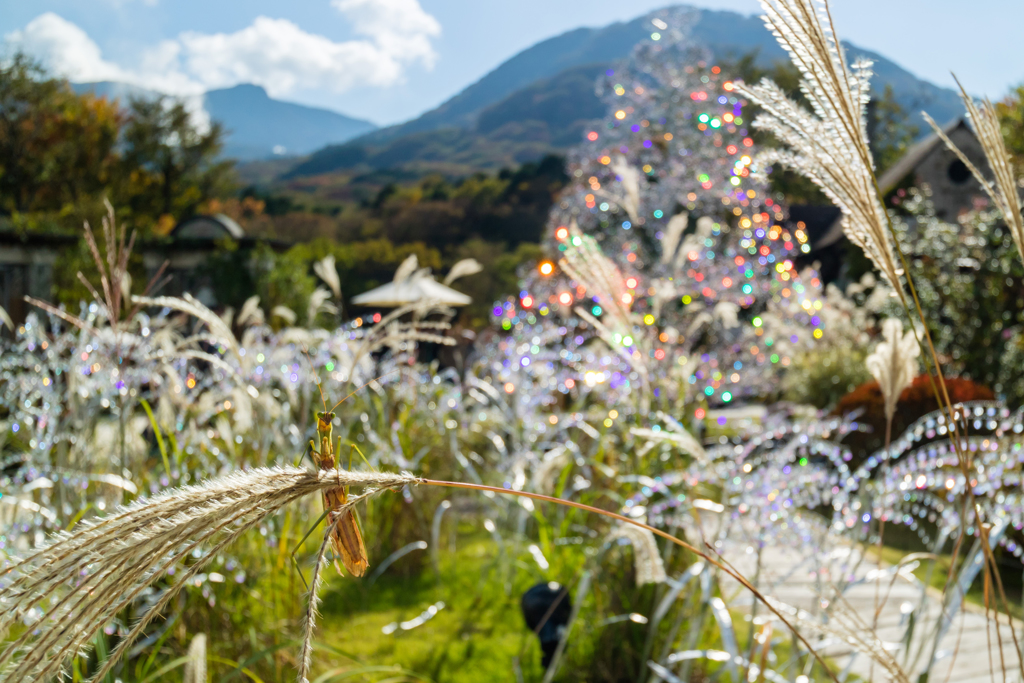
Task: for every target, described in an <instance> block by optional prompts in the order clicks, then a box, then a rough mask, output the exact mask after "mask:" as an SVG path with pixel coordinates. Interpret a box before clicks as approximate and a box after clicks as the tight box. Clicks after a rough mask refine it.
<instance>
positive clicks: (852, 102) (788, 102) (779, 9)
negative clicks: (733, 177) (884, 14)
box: [737, 0, 903, 294]
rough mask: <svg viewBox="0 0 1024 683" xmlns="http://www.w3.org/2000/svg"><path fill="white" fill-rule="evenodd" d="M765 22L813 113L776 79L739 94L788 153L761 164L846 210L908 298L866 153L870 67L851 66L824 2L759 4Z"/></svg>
mask: <svg viewBox="0 0 1024 683" xmlns="http://www.w3.org/2000/svg"><path fill="white" fill-rule="evenodd" d="M761 7H762V8H763V9H764V11H765V15H764V20H765V24H766V26H767V27H768V29H769V30H770V31H771V32H772V33H773V34H774V35H775V37H776V39H777V40H778V41H779V45H781V46H782V48H783V49H785V50H786V52H788V53H789V55H790V58H791V59H792V61H793V64H794V65H795V66H796V67H797V68H798V69H799V70H800V73H801V74H802V76H803V79H802V80H801V82H800V88H801V90H802V91H803V93H804V95H805V96H806V98H807V100H808V102H810V104H811V108H812V110H813V113H812V112H808V111H807V110H805V109H804V108H803V107H801V106H800V105H799V104H797V103H796V102H794V101H793V100H792V99H790V98H789V97H787V96H786V94H785V93H784V92H783V91H782V90H781V89H780V88H779V87H778V86H777V85H776V84H775V83H773V82H771V81H770V80H767V79H765V80H763V81H762V82H761V83H760V84H758V85H747V84H743V83H740V84H737V89H738V90H739V92H740V93H742V94H743V95H744V96H746V97H748V98H750V99H751V100H752V101H753V102H755V103H757V104H758V105H760V106H761V108H762V109H763V110H764V111H763V113H762V114H760V115H759V116H758V117H757V120H756V121H755V122H754V125H755V126H756V127H758V128H764V129H766V130H768V131H770V132H771V133H773V134H774V135H775V136H776V137H777V138H778V139H779V140H780V141H782V142H783V143H784V144H785V145H786V146H787V147H788V148H789V149H787V150H768V151H766V152H762V153H761V154H760V155H759V163H760V164H761V165H762V166H766V165H770V164H781V165H783V166H788V167H790V168H792V169H794V170H795V171H797V172H798V173H800V174H801V175H804V176H806V177H807V178H809V179H810V180H811V181H813V182H814V183H815V184H817V185H818V186H819V187H820V188H821V189H822V191H824V192H825V194H826V195H828V197H829V198H830V199H831V200H832V201H833V202H835V204H836V205H837V206H838V207H839V208H840V209H841V210H842V212H843V229H844V231H845V232H846V235H847V237H849V238H850V241H852V242H853V243H854V244H856V245H857V246H859V247H861V248H862V249H863V250H864V253H865V254H867V256H868V258H870V259H871V260H872V261H873V262H874V263H875V265H876V266H878V268H879V270H881V271H882V274H883V275H884V276H885V277H886V279H887V280H889V283H890V284H891V285H892V287H893V289H895V290H896V291H897V292H900V293H901V294H902V291H903V288H902V287H901V285H900V275H901V272H900V269H899V268H898V267H897V265H896V259H895V258H894V256H893V248H892V242H891V240H890V234H889V226H888V217H887V215H886V212H885V207H884V206H883V205H882V202H881V200H880V198H879V196H878V186H877V183H876V181H875V175H874V162H873V160H872V157H871V152H870V150H869V148H868V136H867V119H866V108H867V104H868V101H869V100H870V79H871V63H870V62H867V61H861V62H858V63H857V64H855V65H853V66H852V67H847V65H846V56H845V54H844V51H843V48H842V45H841V44H840V43H839V40H838V38H837V37H836V33H835V29H834V27H833V25H832V19H831V16H830V15H829V14H828V7H827V5H826V4H824V3H822V2H819V1H816V0H761Z"/></svg>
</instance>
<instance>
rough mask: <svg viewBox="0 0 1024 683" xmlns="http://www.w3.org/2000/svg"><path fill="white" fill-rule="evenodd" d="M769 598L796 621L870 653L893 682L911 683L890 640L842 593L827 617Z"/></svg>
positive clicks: (835, 598)
mask: <svg viewBox="0 0 1024 683" xmlns="http://www.w3.org/2000/svg"><path fill="white" fill-rule="evenodd" d="M767 600H768V603H769V604H770V605H771V606H772V607H774V608H775V609H776V610H778V611H779V612H780V613H782V614H784V615H786V616H787V617H789V618H790V620H791V623H793V624H794V625H800V626H803V627H806V628H807V629H808V630H811V631H817V632H818V633H821V634H823V635H827V636H832V637H834V638H837V639H839V640H841V641H843V642H845V643H847V644H848V645H850V646H851V648H852V649H853V651H854V652H857V653H860V654H863V655H866V656H868V657H870V658H871V659H872V660H874V661H875V663H877V664H879V665H880V666H881V667H882V668H883V669H885V671H886V672H887V673H888V674H889V680H890V681H893V683H910V677H909V676H908V675H907V672H906V671H904V670H903V667H902V666H900V664H899V662H898V661H897V660H896V658H895V657H894V656H893V654H892V653H891V652H890V651H889V650H888V649H887V648H886V643H884V642H882V640H881V639H880V638H879V637H878V634H877V632H876V630H875V629H873V628H871V625H870V624H868V623H867V622H865V621H864V620H863V619H862V618H861V617H860V615H859V614H857V611H856V610H855V609H853V608H852V607H850V605H849V604H848V603H847V602H846V600H845V599H844V598H843V597H842V594H841V593H836V594H835V595H834V597H833V599H832V601H831V603H830V606H829V611H828V618H827V619H822V617H821V615H814V614H810V613H809V612H806V611H804V610H802V609H797V608H796V607H792V606H790V605H787V604H786V603H784V602H782V601H780V600H776V599H775V598H771V597H769V598H767Z"/></svg>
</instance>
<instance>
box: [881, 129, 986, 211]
mask: <svg viewBox="0 0 1024 683" xmlns="http://www.w3.org/2000/svg"><path fill="white" fill-rule="evenodd" d="M960 126H964V127H965V128H968V129H969V128H970V127H969V126H968V125H967V121H966V120H965V119H964V118H963V117H960V118H957V119H953V120H952V121H950V122H949V123H947V124H946V125H945V126H943V127H942V132H943V133H945V134H946V136H947V137H948V136H950V135H952V133H953V131H955V130H956V129H957V128H959V127H960ZM943 144H945V143H943V142H942V139H941V138H940V137H939V136H938V134H937V133H935V132H932V134H931V135H929V136H928V137H926V138H924V139H923V140H921V141H920V142H918V143H917V144H915V145H913V146H911V148H910V149H908V150H907V153H906V154H904V155H903V156H902V157H901V158H900V160H899V161H897V162H896V163H895V164H893V165H892V167H891V168H889V170H888V171H886V172H885V173H883V174H882V176H881V177H880V178H879V179H878V189H879V190H881V192H882V194H883V195H885V194H888V193H889V191H890V190H891V189H893V188H894V187H896V186H897V185H899V183H900V181H901V180H903V179H904V178H906V177H907V176H908V175H909V174H910V173H911V171H913V170H914V169H915V168H917V166H918V164H920V163H921V162H922V161H924V159H925V157H927V156H928V155H929V154H931V152H932V150H934V149H935V147H936V146H938V145H943Z"/></svg>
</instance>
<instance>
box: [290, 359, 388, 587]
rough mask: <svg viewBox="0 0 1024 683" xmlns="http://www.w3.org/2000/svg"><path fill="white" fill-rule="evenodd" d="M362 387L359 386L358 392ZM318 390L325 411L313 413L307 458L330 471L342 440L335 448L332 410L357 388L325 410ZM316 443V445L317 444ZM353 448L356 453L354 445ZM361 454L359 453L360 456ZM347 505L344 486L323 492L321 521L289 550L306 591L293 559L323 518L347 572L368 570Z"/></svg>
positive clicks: (323, 399) (362, 545) (339, 438)
mask: <svg viewBox="0 0 1024 683" xmlns="http://www.w3.org/2000/svg"><path fill="white" fill-rule="evenodd" d="M307 355H308V354H307ZM310 365H312V362H310ZM378 379H381V378H380V377H378V378H377V379H374V380H370V382H367V384H365V385H363V387H365V386H368V385H369V384H371V383H372V382H376V381H377V380H378ZM363 387H360V389H362V388H363ZM317 388H318V389H320V399H321V401H322V402H323V406H324V410H323V412H318V413H317V414H316V434H317V439H316V440H313V439H311V440H310V442H309V446H310V456H311V457H312V459H313V464H314V465H316V467H317V468H318V469H321V470H330V469H335V468H336V467H337V466H338V462H337V456H338V454H339V452H340V451H341V437H340V436H339V437H338V441H337V448H335V446H334V443H333V428H332V423H333V422H334V418H335V415H334V409H335V408H337V407H338V406H339V405H341V404H342V403H344V402H345V401H347V400H348V399H349V398H351V397H352V396H353V395H354V394H355V393H356V391H359V389H356V391H353V392H352V393H351V394H349V395H348V396H346V397H345V398H343V399H341V400H340V401H338V403H337V404H335V406H334V408H331V409H330V410H328V409H327V400H326V398H325V397H324V392H323V387H321V386H320V382H319V381H318V382H317ZM318 441H319V443H317V442H318ZM352 447H353V448H355V449H356V450H358V448H356V446H355V444H353V445H352ZM360 455H362V454H361V453H360ZM347 502H348V490H347V489H346V488H345V487H339V488H336V489H326V490H325V491H324V492H323V503H324V513H323V514H322V515H320V518H319V519H317V521H316V523H315V524H313V526H312V527H311V528H310V529H309V531H307V532H306V535H305V536H303V537H302V540H300V541H299V543H298V545H296V546H295V549H294V550H293V551H292V555H291V557H292V564H294V565H295V568H296V570H297V571H298V572H299V577H300V578H301V579H302V583H303V584H305V585H306V588H307V590H308V589H309V584H308V583H306V577H305V576H303V574H302V569H301V568H300V567H299V563H298V560H296V559H295V554H296V553H297V552H298V551H299V549H300V548H301V547H302V544H303V543H305V542H306V539H307V538H309V536H310V534H312V533H313V531H315V530H316V528H317V527H319V526H320V523H321V522H322V521H324V519H328V520H329V522H330V524H333V525H334V528H333V529H332V531H331V549H332V550H333V551H334V555H335V557H336V558H340V559H341V562H342V564H344V565H345V569H346V570H348V573H349V574H351V575H352V576H356V577H360V576H362V575H363V574H365V573H366V570H367V569H368V568H369V567H370V561H369V559H368V558H367V556H366V546H365V545H364V544H363V535H362V533H361V532H360V531H359V525H358V523H357V521H356V517H355V513H354V511H352V510H343V509H342V508H343V507H344V505H345V504H346V503H347ZM335 522H336V523H335ZM335 567H336V568H337V569H338V572H339V573H341V568H340V567H338V566H337V563H335Z"/></svg>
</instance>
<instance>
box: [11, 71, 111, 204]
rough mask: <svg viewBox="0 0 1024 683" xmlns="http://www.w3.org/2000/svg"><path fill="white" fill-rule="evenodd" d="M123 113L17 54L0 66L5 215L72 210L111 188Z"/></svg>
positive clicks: (103, 100) (105, 101)
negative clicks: (109, 185)
mask: <svg viewBox="0 0 1024 683" xmlns="http://www.w3.org/2000/svg"><path fill="white" fill-rule="evenodd" d="M120 125H121V113H120V111H119V110H118V108H117V106H116V105H115V104H112V103H110V102H108V101H107V100H105V99H101V98H96V97H93V96H92V95H77V94H75V92H74V91H72V90H71V88H70V86H68V84H67V82H65V81H63V80H59V79H55V78H50V77H48V76H47V75H46V72H45V71H44V70H43V69H42V68H41V67H40V66H39V65H38V64H37V63H35V62H33V61H32V60H31V59H29V58H28V57H26V56H24V55H21V54H17V55H15V56H14V58H13V59H12V60H11V61H10V62H9V63H8V64H6V65H0V212H3V213H8V214H11V213H21V214H25V213H33V212H59V211H62V210H68V209H69V208H71V209H72V210H73V209H75V208H78V207H76V205H78V204H80V203H82V202H85V201H86V200H90V199H96V198H97V197H98V196H99V195H101V194H102V192H103V190H104V189H105V188H106V186H107V185H108V184H109V182H110V181H111V177H112V172H113V170H114V166H115V163H116V155H115V146H116V143H117V137H118V130H119V127H120Z"/></svg>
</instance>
